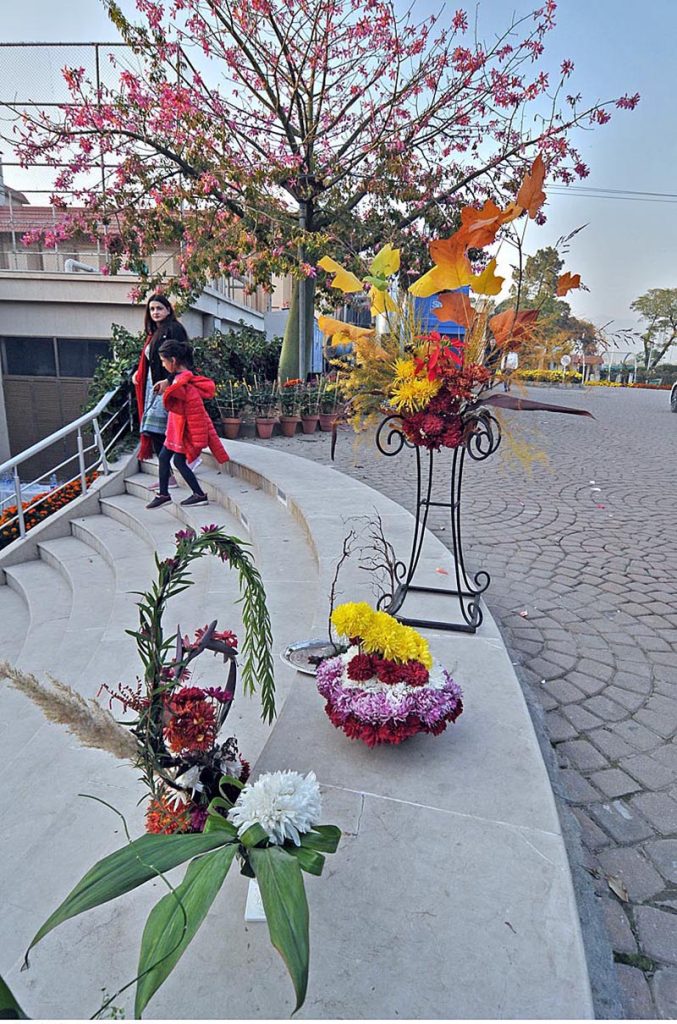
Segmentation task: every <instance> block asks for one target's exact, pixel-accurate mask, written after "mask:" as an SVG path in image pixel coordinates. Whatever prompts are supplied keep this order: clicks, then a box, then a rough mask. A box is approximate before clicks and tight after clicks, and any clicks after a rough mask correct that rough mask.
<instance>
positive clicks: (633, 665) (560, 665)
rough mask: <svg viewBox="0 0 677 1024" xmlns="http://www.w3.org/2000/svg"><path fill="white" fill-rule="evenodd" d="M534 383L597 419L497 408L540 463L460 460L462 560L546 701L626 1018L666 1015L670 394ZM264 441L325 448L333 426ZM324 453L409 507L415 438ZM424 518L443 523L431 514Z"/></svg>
mask: <svg viewBox="0 0 677 1024" xmlns="http://www.w3.org/2000/svg"><path fill="white" fill-rule="evenodd" d="M532 397H538V398H542V399H544V400H547V401H552V402H558V403H560V404H569V405H575V406H579V407H585V408H587V409H589V410H590V411H591V412H592V413H593V414H594V416H595V417H596V418H595V419H594V420H592V419H588V418H584V417H573V416H571V417H569V416H559V415H555V414H544V413H507V414H505V416H506V419H507V421H508V422H509V424H510V427H511V433H512V435H513V437H514V438H520V439H522V440H529V441H530V442H531V444H532V445H534V446H535V447H536V449H537V450H538V451H540V452H541V453H547V456H548V464H547V465H544V464H543V463H542V462H540V461H538V462H535V463H532V466H531V469H530V470H525V469H524V468H523V466H522V465H521V464H520V463H519V462H515V460H514V459H513V458H511V457H510V446H509V445H508V444H506V443H504V444H503V445H502V447H501V449H500V450H499V452H498V453H497V454H496V455H495V456H494V457H493V458H492V459H491V460H489V461H488V462H486V463H484V464H481V465H472V464H471V465H469V466H468V470H467V475H466V479H465V482H464V501H465V507H464V516H465V518H464V523H465V527H464V528H465V542H466V561H467V563H468V565H469V567H470V568H472V569H473V570H477V569H480V568H485V569H486V570H487V571H488V572H490V573H491V576H492V584H491V587H490V590H489V591H488V594H487V602H488V604H489V607H490V608H491V611H492V613H493V614H494V616H495V617H496V618H497V620H498V621H499V623H500V625H501V628H502V630H503V634H504V637H505V640H506V643H507V645H508V649H509V651H510V652H511V655H512V657H513V660H514V662H515V664H516V666H517V667H518V671H519V674H520V676H521V678H522V679H523V681H524V683H525V685H526V686H528V687H530V688H532V691H533V693H534V694H535V695H536V697H537V699H538V700H539V701H540V704H541V705H542V707H543V709H544V711H545V713H546V721H547V729H548V732H549V737H550V740H551V742H552V744H553V746H554V748H555V751H556V756H557V760H558V762H559V764H560V767H561V769H562V771H561V780H562V785H563V787H564V790H565V794H566V797H567V798H568V800H569V802H570V804H571V806H572V809H573V811H574V813H575V815H576V817H577V818H578V821H579V822H580V826H581V831H582V838H583V842H584V844H585V848H586V851H587V852H586V866H587V868H588V870H589V871H590V873H591V876H592V878H593V882H594V886H595V891H596V894H597V898H598V899H599V901H600V904H601V907H602V910H603V914H604V918H605V920H606V924H607V928H608V933H609V937H610V941H611V945H612V947H613V949H614V956H615V960H616V971H617V974H618V981H619V985H620V988H621V992H622V996H623V1001H624V1008H625V1014H626V1017H640V1018H655V1017H663V1018H675V1017H677V416H675V415H674V414H671V413H670V411H669V393H668V392H652V391H630V390H628V391H626V390H622V391H621V390H615V389H614V390H606V389H589V390H587V391H586V392H580V391H556V390H555V389H552V390H551V389H539V390H538V391H534V392H533V394H532ZM265 443H266V444H273V445H276V446H279V447H281V448H284V449H285V450H290V451H293V452H294V453H295V454H298V455H304V456H306V457H308V458H312V459H315V460H317V461H319V462H323V463H327V464H328V463H329V461H330V460H329V436H328V435H320V434H316V435H313V436H312V437H308V438H303V437H300V436H297V437H296V438H294V439H291V440H286V439H283V438H276V439H273V440H272V441H271V442H265ZM335 465H336V467H337V468H338V469H341V470H342V471H344V472H346V473H349V474H351V475H353V476H355V477H357V478H359V479H361V480H364V481H365V482H367V483H369V484H371V485H372V486H374V487H376V488H377V489H379V490H381V491H383V492H384V493H385V494H387V495H388V496H389V497H391V498H393V499H395V500H397V501H400V502H401V503H402V504H404V505H405V506H407V507H410V508H411V502H412V499H413V495H414V490H413V488H414V477H413V456H412V455H411V453H409V452H404V453H402V454H400V455H399V456H397V457H396V458H385V457H383V456H380V455H379V454H378V452H376V450H375V448H374V446H373V444H371V443H369V441H368V440H367V441H366V443H364V444H360V445H359V446H356V445H355V443H354V441H353V438H352V435H351V434H350V433H343V432H342V433H341V436H340V438H339V444H338V449H337V458H336V463H335ZM466 465H468V461H467V462H466ZM439 497H440V498H443V497H444V493H443V488H440V492H439ZM368 511H369V510H368V509H364V510H356V514H358V513H359V512H365V513H366V512H368ZM430 525H431V527H432V528H433V530H434V531H435V532H436V533H437V534H438V536H439V537H440V538H441V539H442V540H444V539H445V538H446V537H448V528H447V529H446V530H445V529H444V526H445V524H444V520H443V518H442V515H441V514H440V513H437V514H434V515H432V516H431V523H430Z"/></svg>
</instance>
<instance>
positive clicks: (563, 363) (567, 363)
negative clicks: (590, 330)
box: [560, 356, 571, 366]
mask: <svg viewBox="0 0 677 1024" xmlns="http://www.w3.org/2000/svg"><path fill="white" fill-rule="evenodd" d="M560 365H561V366H570V365H571V356H562V358H561V359H560Z"/></svg>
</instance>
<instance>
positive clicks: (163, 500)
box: [146, 494, 183, 508]
mask: <svg viewBox="0 0 677 1024" xmlns="http://www.w3.org/2000/svg"><path fill="white" fill-rule="evenodd" d="M171 500H172V499H171V498H170V497H169V495H168V494H156V495H155V497H154V498H153V500H152V501H149V502H148V504H147V505H146V508H159V507H160V505H166V504H167V502H168V501H171ZM181 504H183V502H181Z"/></svg>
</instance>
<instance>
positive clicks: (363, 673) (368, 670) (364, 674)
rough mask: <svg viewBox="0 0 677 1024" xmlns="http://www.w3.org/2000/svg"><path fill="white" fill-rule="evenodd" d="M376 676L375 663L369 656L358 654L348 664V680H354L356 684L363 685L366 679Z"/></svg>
mask: <svg viewBox="0 0 677 1024" xmlns="http://www.w3.org/2000/svg"><path fill="white" fill-rule="evenodd" d="M373 674H374V661H373V658H372V657H371V655H369V654H356V655H355V657H354V658H351V659H350V661H349V662H348V678H349V679H354V680H355V682H356V683H362V682H364V681H365V679H371V677H372V676H373Z"/></svg>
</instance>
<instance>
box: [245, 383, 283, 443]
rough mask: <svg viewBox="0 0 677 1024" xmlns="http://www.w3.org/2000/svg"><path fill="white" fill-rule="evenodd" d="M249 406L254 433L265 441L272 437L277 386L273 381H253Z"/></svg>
mask: <svg viewBox="0 0 677 1024" xmlns="http://www.w3.org/2000/svg"><path fill="white" fill-rule="evenodd" d="M251 404H252V406H253V407H254V417H255V420H256V433H257V434H258V436H259V437H260V438H262V439H263V440H266V439H267V438H269V437H271V436H272V433H273V428H274V426H275V424H276V423H277V384H276V383H275V381H269V380H264V381H258V380H256V381H255V384H254V387H253V388H252V392H251Z"/></svg>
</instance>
